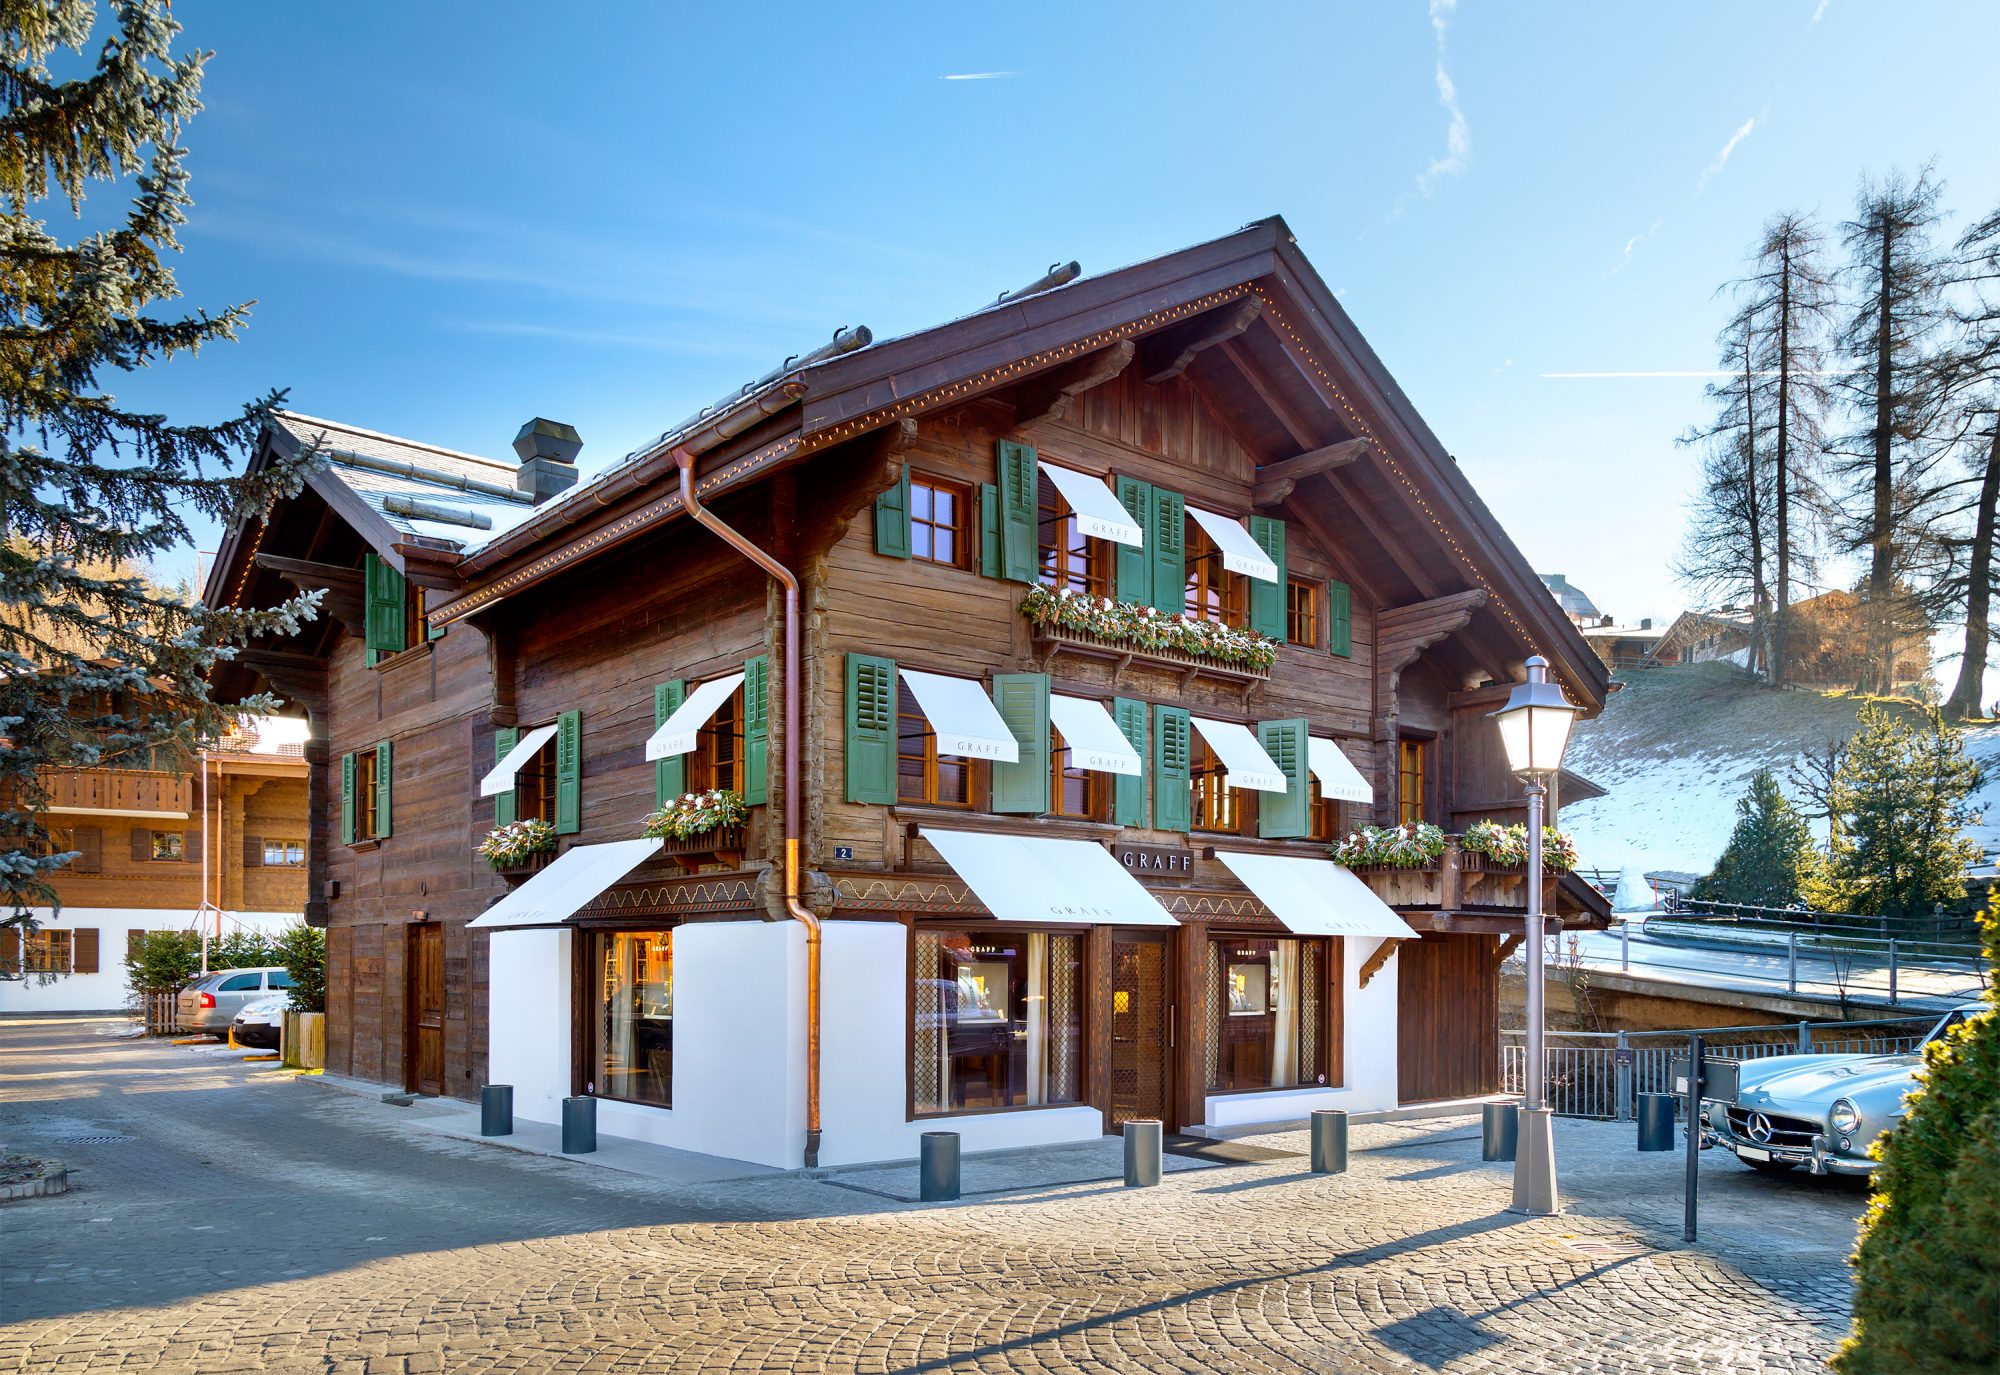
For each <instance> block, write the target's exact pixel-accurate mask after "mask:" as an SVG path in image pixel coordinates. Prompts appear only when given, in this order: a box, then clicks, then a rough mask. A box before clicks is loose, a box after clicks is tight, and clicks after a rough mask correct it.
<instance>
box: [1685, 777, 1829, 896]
mask: <svg viewBox="0 0 2000 1375" xmlns="http://www.w3.org/2000/svg"><path fill="white" fill-rule="evenodd" d="M1815 859H1816V855H1815V852H1814V850H1813V842H1812V831H1811V829H1810V828H1809V827H1808V826H1807V825H1806V819H1805V818H1804V817H1803V816H1801V815H1800V814H1799V810H1798V808H1796V807H1794V806H1793V805H1792V803H1791V799H1790V798H1788V797H1786V796H1785V794H1784V792H1783V791H1782V790H1781V789H1780V788H1779V787H1778V780H1777V779H1776V778H1775V777H1774V776H1773V775H1772V773H1771V771H1770V770H1769V769H1759V770H1758V771H1757V772H1756V773H1754V774H1752V775H1751V777H1750V791H1749V792H1747V793H1745V794H1744V795H1743V796H1742V797H1740V798H1738V799H1737V801H1736V829H1735V830H1734V831H1732V832H1731V833H1730V836H1729V844H1728V845H1727V846H1726V847H1725V848H1724V849H1723V851H1722V856H1721V858H1719V859H1717V860H1716V861H1715V869H1714V870H1713V872H1711V873H1710V874H1709V875H1708V877H1706V878H1704V879H1702V880H1701V882H1699V883H1697V884H1696V885H1695V887H1694V893H1693V896H1695V897H1697V898H1701V899H1705V900H1707V901H1710V902H1737V903H1745V904H1747V905H1749V906H1753V907H1789V906H1791V905H1792V904H1793V903H1795V902H1797V901H1798V900H1799V896H1800V894H1801V892H1802V891H1803V884H1804V880H1805V878H1806V876H1807V875H1808V874H1809V873H1810V872H1811V869H1812V866H1813V863H1814V860H1815Z"/></svg>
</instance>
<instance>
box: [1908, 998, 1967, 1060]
mask: <svg viewBox="0 0 2000 1375" xmlns="http://www.w3.org/2000/svg"><path fill="white" fill-rule="evenodd" d="M1971 1015H1972V1014H1971V1013H1969V1012H1967V1011H1966V1010H1965V1009H1964V1008H1962V1007H1955V1008H1953V1009H1952V1010H1951V1011H1950V1012H1947V1013H1945V1015H1944V1020H1943V1021H1941V1022H1939V1023H1938V1024H1937V1025H1936V1026H1934V1027H1932V1028H1931V1034H1930V1035H1928V1036H1926V1037H1924V1039H1923V1040H1922V1041H1921V1042H1919V1043H1918V1045H1917V1050H1918V1051H1922V1050H1923V1048H1924V1047H1925V1046H1927V1045H1929V1044H1930V1043H1931V1042H1932V1041H1937V1040H1942V1039H1943V1038H1944V1034H1945V1033H1946V1032H1947V1031H1950V1030H1951V1029H1952V1028H1953V1027H1955V1026H1957V1025H1958V1024H1959V1023H1960V1022H1963V1021H1964V1020H1965V1019H1966V1018H1967V1017H1969V1016H1971Z"/></svg>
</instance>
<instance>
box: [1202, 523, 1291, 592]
mask: <svg viewBox="0 0 2000 1375" xmlns="http://www.w3.org/2000/svg"><path fill="white" fill-rule="evenodd" d="M1187 513H1188V514H1189V515H1191V516H1193V517H1194V523H1195V524H1196V525H1199V526H1200V527H1201V528H1202V529H1204V530H1206V531H1208V537H1209V538H1210V539H1212V540H1214V541H1215V547H1216V548H1218V549H1220V550H1221V551H1222V566H1223V567H1224V568H1227V569H1228V570H1229V571H1230V572H1232V573H1245V574H1248V575H1249V576H1250V577H1253V578H1255V579H1257V581H1259V582H1276V581H1278V565H1277V564H1275V563H1272V562H1271V556H1270V555H1269V554H1266V553H1265V552H1264V551H1263V550H1262V549H1260V548H1258V546H1257V541H1256V540H1253V539H1251V538H1250V532H1249V531H1248V530H1245V529H1244V528H1243V526H1242V523H1241V522H1239V521H1235V520H1232V519H1230V518H1229V517H1228V516H1219V515H1217V514H1216V513H1215V512H1213V511H1204V510H1202V509H1201V508H1200V507H1199V506H1190V507H1188V508H1187Z"/></svg>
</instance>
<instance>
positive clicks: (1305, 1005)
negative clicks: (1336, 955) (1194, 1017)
mask: <svg viewBox="0 0 2000 1375" xmlns="http://www.w3.org/2000/svg"><path fill="white" fill-rule="evenodd" d="M1327 966H1328V957H1327V942H1325V941H1324V940H1293V939H1289V938H1286V939H1280V938H1276V937H1245V936H1225V937H1217V938H1215V939H1213V940H1211V941H1209V943H1208V981H1209V1004H1210V1006H1211V1007H1212V1008H1213V1009H1214V1015H1213V1018H1212V1020H1211V1025H1210V1035H1209V1042H1208V1067H1207V1068H1208V1086H1209V1089H1210V1090H1211V1091H1212V1092H1216V1093H1234V1092H1241V1091H1244V1090H1249V1089H1283V1088H1294V1087H1297V1086H1299V1085H1302V1084H1324V1083H1326V1082H1327V1069H1326V1067H1327V1062H1328V1053H1327V1052H1328V1041H1329V1038H1328V1034H1327V1030H1328V1029H1327V1021H1328V1019H1327V1015H1326V1007H1327V999H1326V988H1327Z"/></svg>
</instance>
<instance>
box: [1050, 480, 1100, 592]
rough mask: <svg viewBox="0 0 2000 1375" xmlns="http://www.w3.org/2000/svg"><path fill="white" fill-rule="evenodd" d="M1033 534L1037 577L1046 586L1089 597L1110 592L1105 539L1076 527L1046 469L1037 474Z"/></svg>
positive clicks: (1074, 520)
mask: <svg viewBox="0 0 2000 1375" xmlns="http://www.w3.org/2000/svg"><path fill="white" fill-rule="evenodd" d="M1036 494H1037V499H1038V507H1037V512H1036V517H1037V518H1036V537H1037V539H1038V540H1039V541H1040V545H1041V549H1040V564H1039V565H1038V567H1039V569H1040V573H1039V576H1040V579H1041V582H1042V584H1043V585H1044V586H1046V587H1057V588H1061V587H1067V588H1069V589H1070V590H1071V591H1072V592H1081V593H1084V594H1086V595H1088V596H1092V597H1108V596H1110V595H1111V580H1112V559H1113V554H1112V550H1111V544H1110V541H1108V540H1101V539H1093V538H1092V537H1091V536H1089V535H1086V534H1084V533H1083V532H1082V531H1080V530H1079V529H1077V524H1076V514H1075V513H1074V512H1073V511H1071V510H1070V505H1069V503H1068V502H1067V501H1065V500H1063V495H1062V493H1061V492H1058V491H1057V490H1056V485H1055V483H1053V482H1051V481H1049V475H1048V474H1047V473H1041V474H1040V475H1039V476H1038V478H1037V488H1036Z"/></svg>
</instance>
